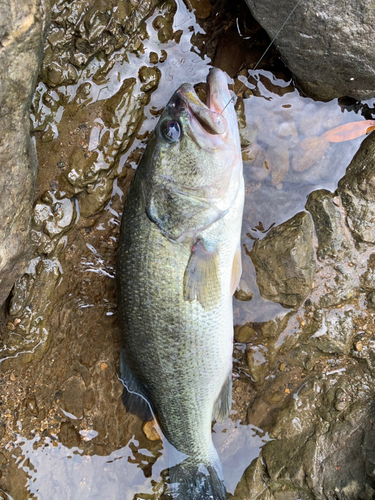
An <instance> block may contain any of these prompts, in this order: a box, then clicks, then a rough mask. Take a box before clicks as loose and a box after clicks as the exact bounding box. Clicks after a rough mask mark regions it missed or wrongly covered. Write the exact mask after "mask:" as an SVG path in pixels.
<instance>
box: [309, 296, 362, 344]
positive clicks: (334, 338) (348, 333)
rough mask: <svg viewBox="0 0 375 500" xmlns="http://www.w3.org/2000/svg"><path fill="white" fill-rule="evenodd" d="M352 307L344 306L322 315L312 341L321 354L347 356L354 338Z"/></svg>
mask: <svg viewBox="0 0 375 500" xmlns="http://www.w3.org/2000/svg"><path fill="white" fill-rule="evenodd" d="M354 334H355V332H354V329H353V307H352V306H350V305H349V306H344V307H342V308H340V309H332V310H330V311H328V312H327V313H325V314H324V316H323V321H322V325H321V327H320V328H319V330H317V331H316V332H315V333H314V335H313V336H312V339H314V344H315V346H316V347H317V348H318V349H320V350H321V351H323V352H326V353H335V354H349V351H350V349H351V347H352V343H353V338H354Z"/></svg>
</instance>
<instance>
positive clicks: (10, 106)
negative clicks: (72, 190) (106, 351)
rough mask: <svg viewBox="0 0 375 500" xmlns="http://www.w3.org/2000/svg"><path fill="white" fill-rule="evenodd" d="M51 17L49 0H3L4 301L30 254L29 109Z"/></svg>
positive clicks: (0, 245)
mask: <svg viewBox="0 0 375 500" xmlns="http://www.w3.org/2000/svg"><path fill="white" fill-rule="evenodd" d="M48 18H49V2H47V1H46V0H40V1H39V0H23V1H17V0H4V1H2V2H1V3H0V68H1V71H0V127H1V139H0V165H1V169H0V213H1V220H0V305H1V304H2V303H3V302H4V301H5V299H6V298H7V296H8V294H9V292H10V289H11V288H12V286H13V283H14V282H15V280H16V279H17V278H18V277H19V276H20V275H21V274H22V273H23V272H24V270H25V266H26V265H27V260H28V257H29V255H30V252H31V240H30V220H31V210H32V203H33V197H34V185H35V180H36V174H37V157H36V150H35V145H34V143H33V141H32V139H31V137H30V115H29V109H30V104H31V98H32V95H33V92H34V88H35V83H36V78H37V75H38V71H39V66H40V63H41V59H42V51H43V36H44V33H45V30H46V26H47V24H48Z"/></svg>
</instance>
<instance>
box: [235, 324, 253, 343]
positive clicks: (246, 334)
mask: <svg viewBox="0 0 375 500" xmlns="http://www.w3.org/2000/svg"><path fill="white" fill-rule="evenodd" d="M255 335H256V333H255V330H254V328H252V327H251V326H249V325H244V326H243V327H242V328H240V330H239V331H238V332H236V333H235V335H234V339H235V341H236V342H241V343H243V344H245V343H247V342H250V341H251V340H253V339H254V337H255Z"/></svg>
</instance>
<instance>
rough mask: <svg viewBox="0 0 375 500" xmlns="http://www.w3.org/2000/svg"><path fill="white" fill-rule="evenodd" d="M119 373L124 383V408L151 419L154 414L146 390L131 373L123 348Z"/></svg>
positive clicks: (138, 415) (142, 417)
mask: <svg viewBox="0 0 375 500" xmlns="http://www.w3.org/2000/svg"><path fill="white" fill-rule="evenodd" d="M120 374H121V380H122V382H123V384H124V392H123V393H122V402H123V403H124V406H125V408H126V410H127V411H128V412H130V413H133V414H134V415H137V417H139V418H141V419H142V420H146V421H151V420H153V419H154V416H153V414H152V411H151V405H150V403H149V400H148V398H147V391H146V389H145V388H144V387H143V385H142V384H141V382H139V381H138V380H137V379H136V377H135V376H134V375H133V373H132V371H131V370H130V368H129V366H128V363H127V361H126V355H125V351H124V348H122V349H121V354H120Z"/></svg>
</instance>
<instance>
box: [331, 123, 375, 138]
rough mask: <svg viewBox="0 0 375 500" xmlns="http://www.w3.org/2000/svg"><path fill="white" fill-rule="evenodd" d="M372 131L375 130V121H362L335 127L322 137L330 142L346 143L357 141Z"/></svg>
mask: <svg viewBox="0 0 375 500" xmlns="http://www.w3.org/2000/svg"><path fill="white" fill-rule="evenodd" d="M372 130H375V120H362V121H360V122H350V123H345V125H340V126H339V127H335V128H333V129H332V130H328V131H327V132H326V133H325V134H323V135H322V137H325V138H326V139H327V141H329V142H344V141H351V140H352V139H357V137H361V136H362V135H366V134H368V133H370V132H371V131H372Z"/></svg>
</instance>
